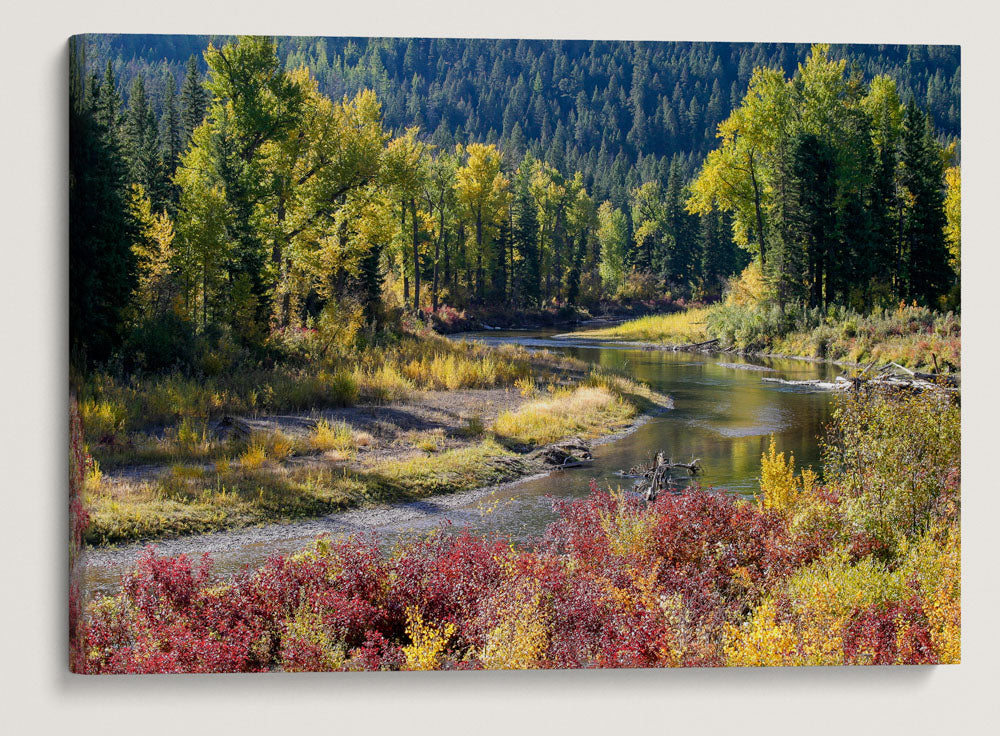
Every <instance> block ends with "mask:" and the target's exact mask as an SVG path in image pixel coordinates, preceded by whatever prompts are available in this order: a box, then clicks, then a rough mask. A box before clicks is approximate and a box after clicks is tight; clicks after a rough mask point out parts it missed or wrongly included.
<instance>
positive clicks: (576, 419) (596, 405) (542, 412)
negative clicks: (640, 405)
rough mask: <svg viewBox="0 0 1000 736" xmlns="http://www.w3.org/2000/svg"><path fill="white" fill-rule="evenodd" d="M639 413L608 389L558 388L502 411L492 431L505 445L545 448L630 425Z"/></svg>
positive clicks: (592, 387) (585, 387)
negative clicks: (572, 438)
mask: <svg viewBox="0 0 1000 736" xmlns="http://www.w3.org/2000/svg"><path fill="white" fill-rule="evenodd" d="M637 411H638V410H637V409H636V407H635V406H634V405H632V404H629V403H626V402H625V401H623V400H622V399H621V398H620V397H619V396H617V395H615V394H614V393H613V392H612V391H609V390H608V389H606V388H602V387H598V386H580V387H578V388H575V389H558V390H556V391H555V392H554V393H552V394H551V395H550V396H549V397H548V398H545V399H539V400H537V401H532V402H530V403H527V404H525V405H523V406H521V407H520V408H519V409H517V410H515V411H505V412H503V413H502V414H500V416H498V417H497V419H496V422H494V424H493V432H494V433H495V434H496V435H497V436H498V437H500V438H502V440H503V441H506V442H510V443H517V444H527V445H545V444H549V443H551V442H555V441H556V440H559V439H562V438H563V437H566V436H569V435H574V434H581V435H584V436H588V435H589V436H594V435H596V434H603V433H605V432H607V431H609V430H610V429H612V428H613V427H616V426H620V425H624V424H627V423H628V422H629V421H630V420H631V419H632V418H634V417H635V415H636V414H637Z"/></svg>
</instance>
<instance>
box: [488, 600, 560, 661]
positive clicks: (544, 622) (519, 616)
mask: <svg viewBox="0 0 1000 736" xmlns="http://www.w3.org/2000/svg"><path fill="white" fill-rule="evenodd" d="M540 600H541V595H540V594H539V593H538V592H537V591H535V592H533V593H524V592H523V591H518V592H517V593H515V594H514V595H513V598H512V600H510V601H493V605H491V609H492V610H493V611H495V610H496V608H497V606H499V607H500V610H501V611H502V613H501V617H502V621H501V623H500V625H499V626H497V627H495V628H494V629H493V630H492V631H490V633H489V634H487V637H486V644H485V646H484V647H483V649H482V651H481V652H480V653H479V659H480V661H482V663H483V666H484V667H486V668H487V669H492V670H526V669H531V668H533V667H537V666H538V662H539V661H541V660H542V659H544V657H545V653H546V651H547V650H548V643H549V629H550V626H549V622H548V618H547V616H546V615H545V613H544V611H542V609H541V606H540V605H539V602H540Z"/></svg>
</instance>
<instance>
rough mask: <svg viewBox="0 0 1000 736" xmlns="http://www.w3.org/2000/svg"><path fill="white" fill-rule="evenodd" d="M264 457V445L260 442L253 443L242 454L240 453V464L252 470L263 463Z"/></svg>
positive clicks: (265, 455)
mask: <svg viewBox="0 0 1000 736" xmlns="http://www.w3.org/2000/svg"><path fill="white" fill-rule="evenodd" d="M266 459H267V452H266V451H265V449H264V446H263V445H262V444H257V443H255V444H252V445H250V446H249V447H248V448H247V449H246V450H244V451H243V454H242V455H240V464H241V465H242V466H243V467H244V468H249V469H251V470H254V469H256V468H259V467H260V466H261V465H263V464H264V460H266Z"/></svg>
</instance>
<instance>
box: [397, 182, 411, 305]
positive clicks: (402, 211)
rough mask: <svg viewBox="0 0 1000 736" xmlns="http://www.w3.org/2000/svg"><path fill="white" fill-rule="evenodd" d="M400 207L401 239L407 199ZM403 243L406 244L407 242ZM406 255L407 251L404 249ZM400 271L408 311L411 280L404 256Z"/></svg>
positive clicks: (402, 201) (404, 229) (404, 300)
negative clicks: (407, 272) (407, 273)
mask: <svg viewBox="0 0 1000 736" xmlns="http://www.w3.org/2000/svg"><path fill="white" fill-rule="evenodd" d="M399 204H400V207H399V234H400V236H401V237H405V236H404V235H403V233H404V232H406V199H405V198H404V199H401V200H400V202H399ZM403 242H406V241H405V240H404V241H403ZM404 253H405V249H404ZM399 269H400V271H402V272H403V308H404V309H406V305H407V304H409V303H410V279H409V278H408V277H407V275H406V256H405V255H404V256H403V259H402V261H401V262H400V265H399Z"/></svg>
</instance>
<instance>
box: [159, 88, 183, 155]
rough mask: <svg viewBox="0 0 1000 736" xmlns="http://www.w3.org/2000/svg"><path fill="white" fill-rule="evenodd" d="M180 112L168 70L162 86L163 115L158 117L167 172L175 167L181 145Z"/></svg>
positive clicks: (175, 89) (162, 152)
mask: <svg viewBox="0 0 1000 736" xmlns="http://www.w3.org/2000/svg"><path fill="white" fill-rule="evenodd" d="M183 134H184V131H183V130H182V128H181V114H180V109H179V108H178V106H177V80H176V79H174V75H173V72H168V74H167V75H166V82H165V84H164V88H163V115H162V116H161V118H160V142H161V145H162V151H161V155H162V158H163V162H164V164H165V166H166V169H167V172H168V173H173V171H174V169H176V168H177V162H178V161H179V160H180V156H181V150H182V147H183Z"/></svg>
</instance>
